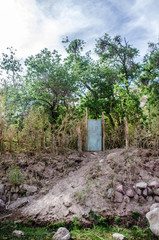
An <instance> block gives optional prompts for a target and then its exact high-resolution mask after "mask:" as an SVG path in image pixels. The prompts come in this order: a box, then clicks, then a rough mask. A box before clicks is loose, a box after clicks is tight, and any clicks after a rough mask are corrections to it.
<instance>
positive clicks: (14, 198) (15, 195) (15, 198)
mask: <svg viewBox="0 0 159 240" xmlns="http://www.w3.org/2000/svg"><path fill="white" fill-rule="evenodd" d="M17 199H18V194H17V193H14V194H13V195H12V200H14V201H15V200H17Z"/></svg>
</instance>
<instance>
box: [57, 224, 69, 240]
mask: <svg viewBox="0 0 159 240" xmlns="http://www.w3.org/2000/svg"><path fill="white" fill-rule="evenodd" d="M53 239H54V240H67V239H70V232H69V231H68V230H67V228H64V227H61V228H59V229H58V230H57V232H56V233H55V234H54V236H53Z"/></svg>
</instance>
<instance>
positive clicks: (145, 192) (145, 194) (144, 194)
mask: <svg viewBox="0 0 159 240" xmlns="http://www.w3.org/2000/svg"><path fill="white" fill-rule="evenodd" d="M142 195H143V196H144V197H147V195H148V192H147V188H145V189H144V190H143V192H142Z"/></svg>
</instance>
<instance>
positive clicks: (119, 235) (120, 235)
mask: <svg viewBox="0 0 159 240" xmlns="http://www.w3.org/2000/svg"><path fill="white" fill-rule="evenodd" d="M113 238H114V239H118V240H123V239H124V238H125V236H124V235H123V234H120V233H113Z"/></svg>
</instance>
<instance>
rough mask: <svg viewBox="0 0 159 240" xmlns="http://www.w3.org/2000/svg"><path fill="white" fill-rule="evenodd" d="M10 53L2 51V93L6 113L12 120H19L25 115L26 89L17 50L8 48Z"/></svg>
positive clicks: (0, 63)
mask: <svg viewBox="0 0 159 240" xmlns="http://www.w3.org/2000/svg"><path fill="white" fill-rule="evenodd" d="M7 50H8V51H9V53H2V58H1V59H0V69H1V94H3V95H4V96H5V115H6V116H7V117H8V119H9V122H10V121H16V122H17V121H18V118H19V117H20V118H21V117H22V116H23V110H24V108H25V104H23V102H22V99H23V97H22V92H23V90H24V82H23V69H22V64H21V61H20V60H19V59H18V58H17V57H16V50H14V49H13V48H12V47H11V48H7Z"/></svg>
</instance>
